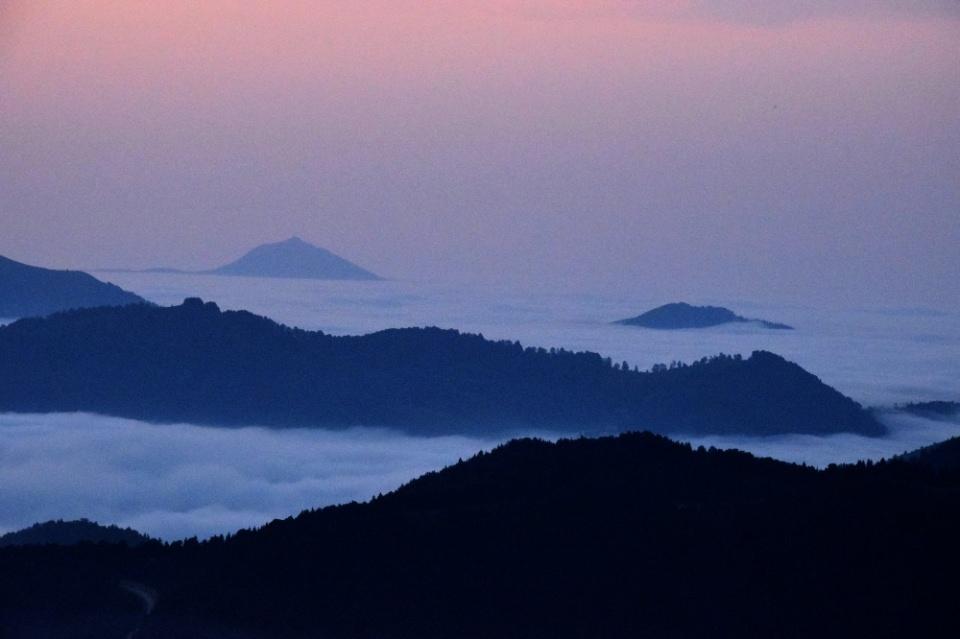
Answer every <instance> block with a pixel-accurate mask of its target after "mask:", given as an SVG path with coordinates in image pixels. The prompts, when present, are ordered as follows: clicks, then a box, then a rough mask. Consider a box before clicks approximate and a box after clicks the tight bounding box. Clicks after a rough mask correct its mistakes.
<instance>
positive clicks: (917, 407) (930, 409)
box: [894, 401, 960, 419]
mask: <svg viewBox="0 0 960 639" xmlns="http://www.w3.org/2000/svg"><path fill="white" fill-rule="evenodd" d="M894 410H896V411H899V412H902V413H909V414H911V415H916V416H917V417H924V418H926V419H954V418H958V417H960V402H944V401H937V402H914V403H911V404H899V405H898V406H896V407H895V408H894Z"/></svg>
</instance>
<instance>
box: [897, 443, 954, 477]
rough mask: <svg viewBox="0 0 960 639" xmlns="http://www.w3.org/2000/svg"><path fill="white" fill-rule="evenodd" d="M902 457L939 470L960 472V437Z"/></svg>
mask: <svg viewBox="0 0 960 639" xmlns="http://www.w3.org/2000/svg"><path fill="white" fill-rule="evenodd" d="M901 459H903V460H905V461H908V462H910V463H914V464H919V465H921V466H924V467H927V468H930V469H933V470H936V471H938V472H948V473H954V474H960V437H954V438H952V439H948V440H947V441H945V442H940V443H939V444H933V445H931V446H925V447H923V448H920V449H918V450H915V451H912V452H909V453H906V454H905V455H902V456H901Z"/></svg>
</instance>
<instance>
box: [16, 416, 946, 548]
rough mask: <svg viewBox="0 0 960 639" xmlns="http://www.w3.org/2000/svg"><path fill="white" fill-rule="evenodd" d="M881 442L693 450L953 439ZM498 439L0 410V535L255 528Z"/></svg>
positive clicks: (775, 453)
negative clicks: (84, 526)
mask: <svg viewBox="0 0 960 639" xmlns="http://www.w3.org/2000/svg"><path fill="white" fill-rule="evenodd" d="M888 423H889V425H890V426H891V428H892V430H893V433H892V435H891V436H890V437H886V438H869V437H861V436H857V435H836V436H831V437H812V436H799V435H794V436H783V437H773V438H747V437H709V438H697V439H692V440H690V441H692V443H693V444H695V445H698V444H703V445H706V446H716V447H718V448H741V449H743V450H748V451H751V452H753V453H755V454H758V455H763V456H772V457H776V458H780V459H785V460H789V461H797V462H800V461H803V462H807V463H810V464H814V465H818V466H823V465H825V464H828V463H831V462H847V461H856V460H857V459H861V458H871V459H879V458H881V457H889V456H891V455H895V454H898V453H901V452H904V451H907V450H911V449H914V448H917V447H919V446H923V445H926V444H930V443H934V442H938V441H942V440H944V439H947V438H949V437H952V436H956V435H958V434H960V423H958V422H934V421H929V420H922V419H918V418H913V417H908V416H895V417H892V418H890V419H889V420H888ZM496 443H497V442H496V441H493V440H486V441H484V440H479V439H471V438H466V437H436V438H415V437H409V436H406V435H403V434H400V433H396V432H391V431H385V430H369V429H352V430H346V431H326V430H299V429H298V430H268V429H263V428H242V429H229V428H209V427H201V426H193V425H188V424H176V425H155V424H147V423H143V422H136V421H132V420H125V419H115V418H109V417H102V416H98V415H88V414H54V415H12V414H0V533H2V532H7V531H10V530H16V529H19V528H23V527H25V526H28V525H30V524H31V523H34V522H37V521H45V520H49V519H58V518H63V519H74V518H79V517H88V518H90V519H93V520H96V521H99V522H102V523H115V524H119V525H121V526H130V527H133V528H135V529H137V530H140V531H143V532H145V533H148V534H150V535H154V536H158V537H161V538H163V539H168V540H173V539H178V538H183V537H188V536H192V535H197V536H199V537H207V536H209V535H212V534H217V533H226V532H231V531H235V530H237V529H239V528H243V527H250V526H257V525H260V524H263V523H265V522H267V521H270V520H272V519H274V518H278V517H286V516H288V515H294V514H296V513H298V512H300V511H301V510H303V509H306V508H314V507H318V506H324V505H329V504H335V503H342V502H347V501H351V500H365V499H367V498H369V497H372V496H374V495H376V494H377V493H380V492H387V491H389V490H392V489H394V488H396V487H398V486H399V485H401V484H402V483H404V482H406V481H408V480H410V479H413V478H414V477H417V476H419V475H421V474H423V473H425V472H427V471H430V470H436V469H439V468H441V467H443V466H446V465H448V464H451V463H454V462H456V461H457V459H458V458H461V457H462V458H466V457H468V456H470V455H472V454H473V453H475V452H477V451H479V450H481V449H489V448H491V447H492V446H494V445H495V444H496Z"/></svg>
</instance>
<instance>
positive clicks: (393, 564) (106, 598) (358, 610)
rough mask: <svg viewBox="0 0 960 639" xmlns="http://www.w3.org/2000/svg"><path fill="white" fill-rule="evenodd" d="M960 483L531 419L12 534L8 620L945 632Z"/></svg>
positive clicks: (263, 630) (505, 631)
mask: <svg viewBox="0 0 960 639" xmlns="http://www.w3.org/2000/svg"><path fill="white" fill-rule="evenodd" d="M958 487H960V477H958V476H957V475H944V474H941V473H936V472H933V471H930V470H928V469H926V468H924V467H923V466H921V465H917V464H913V463H908V462H904V461H902V460H892V461H888V462H879V463H876V464H873V463H871V464H865V463H860V464H856V465H846V466H836V467H831V468H828V469H823V470H816V469H813V468H809V467H803V466H798V465H794V464H789V463H785V462H780V461H775V460H772V459H763V458H758V457H755V456H753V455H750V454H748V453H743V452H739V451H721V450H715V449H712V448H711V449H705V448H703V447H698V448H694V447H692V446H690V445H689V444H679V443H676V442H673V441H670V440H668V439H666V438H665V437H661V436H658V435H652V434H650V433H628V434H623V435H620V436H617V437H601V438H595V439H594V438H579V439H562V440H559V441H557V442H546V441H542V440H536V439H521V440H514V441H511V442H509V443H507V444H503V445H501V446H498V447H497V448H495V449H493V450H492V451H490V452H483V453H479V454H477V455H475V456H474V457H472V458H470V459H468V460H465V461H461V462H459V463H457V464H454V465H452V466H449V467H447V468H445V469H443V470H440V471H437V472H432V473H427V474H426V475H423V476H421V477H420V478H417V479H415V480H413V481H411V482H409V483H407V484H406V485H404V486H402V487H401V488H399V489H397V490H395V491H392V492H390V493H388V494H386V495H383V496H379V497H377V498H374V499H372V500H370V501H369V502H365V503H362V504H358V503H349V504H342V505H337V506H329V507H326V508H321V509H316V510H305V511H303V512H301V513H300V514H298V515H296V516H292V517H288V518H286V519H279V520H275V521H273V522H271V523H269V524H267V525H265V526H263V527H260V528H258V529H252V530H244V531H240V532H238V533H236V534H233V535H227V536H215V537H213V538H211V539H210V540H207V541H205V542H198V541H197V540H196V539H188V540H183V541H180V542H174V543H172V544H166V545H163V544H147V545H144V546H142V547H140V548H124V547H118V546H77V547H72V548H55V547H46V548H18V549H9V548H8V549H0V574H3V575H4V576H5V579H3V580H0V618H2V619H4V620H5V621H6V625H7V627H6V630H7V631H8V635H7V636H9V637H12V638H14V639H20V638H21V637H23V638H26V637H31V638H32V637H35V636H38V633H37V627H38V624H43V625H40V626H39V627H41V628H44V629H45V630H48V632H46V633H44V635H43V636H47V637H51V638H59V637H63V638H66V637H75V636H76V628H78V627H84V628H88V629H89V628H90V627H95V628H96V627H98V626H100V627H102V628H104V630H101V631H100V632H96V633H92V632H91V633H90V636H98V637H104V638H106V639H111V638H112V637H117V638H118V639H119V638H120V637H124V636H128V634H129V629H130V628H134V627H136V628H138V629H139V632H138V634H137V637H140V638H141V639H159V638H160V637H163V638H164V639H186V638H188V637H189V638H191V639H195V638H198V637H199V638H203V639H227V638H232V639H240V638H242V639H261V638H262V639H266V638H267V637H284V638H286V639H301V638H303V639H305V638H307V637H316V636H324V637H331V638H332V639H346V638H348V637H349V638H351V639H368V638H370V639H372V638H373V637H398V638H410V639H414V638H418V639H434V638H437V639H439V638H440V637H463V638H466V639H473V638H477V639H479V638H480V637H515V638H517V639H519V638H520V637H533V638H540V637H543V638H547V637H552V638H563V639H567V638H569V639H574V638H582V637H595V636H603V637H611V638H616V639H621V638H623V639H626V638H627V637H638V636H655V637H671V638H677V639H679V638H680V637H707V636H710V637H717V636H723V637H744V636H777V637H797V638H799V637H809V636H818V637H850V636H871V637H873V636H877V637H897V636H948V635H945V634H944V633H943V630H944V629H945V628H950V627H952V622H953V620H954V609H955V605H954V604H955V592H956V591H955V587H954V585H953V581H952V579H953V577H952V576H953V575H955V574H956V571H957V570H958V569H960V551H958V550H957V546H956V537H957V534H958V532H960V515H958V513H960V492H958V490H957V489H958ZM878 558H882V561H879V560H878ZM124 581H127V582H129V581H134V582H136V583H138V584H142V585H143V587H144V588H149V589H150V590H151V592H154V593H156V607H155V608H154V609H153V610H152V614H149V615H147V616H146V617H144V616H143V615H142V614H141V615H139V616H135V615H133V614H131V608H132V607H133V604H134V603H135V602H134V601H133V599H132V598H131V597H129V596H126V598H125V599H124V598H122V596H121V595H123V592H122V585H121V584H122V583H123V582H124ZM492 610H493V611H496V614H490V611H492ZM811 610H815V611H816V614H810V611H811ZM91 620H93V625H91ZM81 621H82V622H84V623H85V624H86V625H78V623H80V622H81ZM124 624H126V625H124ZM99 629H100V628H98V630H99ZM88 632H89V630H88Z"/></svg>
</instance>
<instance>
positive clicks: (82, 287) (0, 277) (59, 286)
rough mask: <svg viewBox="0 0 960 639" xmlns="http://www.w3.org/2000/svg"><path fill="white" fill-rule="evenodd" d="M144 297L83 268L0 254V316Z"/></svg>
mask: <svg viewBox="0 0 960 639" xmlns="http://www.w3.org/2000/svg"><path fill="white" fill-rule="evenodd" d="M145 303H147V301H146V300H145V299H143V298H142V297H140V296H139V295H136V294H134V293H131V292H129V291H125V290H123V289H122V288H120V287H119V286H117V285H115V284H111V283H110V282H102V281H100V280H98V279H97V278H95V277H94V276H92V275H90V274H89V273H85V272H83V271H70V270H56V269H48V268H43V267H40V266H31V265H29V264H24V263H22V262H17V261H15V260H12V259H10V258H7V257H3V256H0V317H4V318H16V317H32V316H42V315H49V314H51V313H56V312H60V311H66V310H71V309H77V308H90V307H96V306H120V305H126V304H145Z"/></svg>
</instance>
